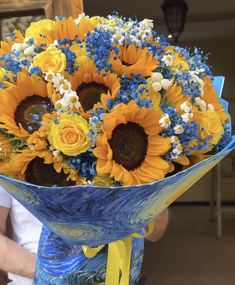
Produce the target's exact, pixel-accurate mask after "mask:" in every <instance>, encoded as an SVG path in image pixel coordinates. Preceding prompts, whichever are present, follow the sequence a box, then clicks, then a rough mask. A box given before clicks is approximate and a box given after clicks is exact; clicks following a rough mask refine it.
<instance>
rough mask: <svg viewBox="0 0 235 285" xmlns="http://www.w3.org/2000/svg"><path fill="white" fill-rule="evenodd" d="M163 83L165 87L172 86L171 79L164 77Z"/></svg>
mask: <svg viewBox="0 0 235 285" xmlns="http://www.w3.org/2000/svg"><path fill="white" fill-rule="evenodd" d="M161 85H162V88H163V89H165V90H167V89H169V88H170V87H171V81H170V80H169V79H162V80H161Z"/></svg>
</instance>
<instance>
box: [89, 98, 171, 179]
mask: <svg viewBox="0 0 235 285" xmlns="http://www.w3.org/2000/svg"><path fill="white" fill-rule="evenodd" d="M162 115H163V113H162V111H161V110H160V109H157V110H156V109H154V108H151V109H148V108H145V107H142V108H138V106H137V105H136V103H135V102H134V101H131V102H130V103H129V104H128V105H125V104H120V105H118V106H117V107H115V108H114V109H113V110H112V112H111V113H109V114H105V115H104V133H103V134H102V135H100V136H99V137H97V141H96V145H97V146H96V148H95V149H94V151H93V153H94V155H95V156H96V157H97V165H96V170H97V173H98V175H101V176H102V175H109V176H110V177H113V178H114V179H115V180H116V181H120V182H122V183H123V185H136V184H142V183H148V182H152V181H155V180H158V179H161V178H164V177H165V175H166V173H167V172H168V170H169V164H168V163H167V162H166V161H165V160H164V159H163V158H162V157H161V156H163V155H164V154H166V152H167V151H168V150H169V149H170V147H171V143H170V139H169V138H163V137H161V136H160V135H159V134H160V131H161V126H160V125H159V120H160V118H161V117H162Z"/></svg>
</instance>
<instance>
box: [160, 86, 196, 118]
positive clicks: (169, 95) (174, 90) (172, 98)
mask: <svg viewBox="0 0 235 285" xmlns="http://www.w3.org/2000/svg"><path fill="white" fill-rule="evenodd" d="M162 101H163V102H166V103H168V104H169V105H170V106H172V107H174V108H176V110H177V112H178V113H180V114H182V113H183V111H182V109H181V107H180V106H181V105H182V104H183V103H185V102H191V98H190V96H188V95H184V94H183V93H182V88H181V87H180V86H179V85H177V84H173V85H172V86H171V87H170V88H169V89H168V90H165V91H164V92H163V95H162Z"/></svg>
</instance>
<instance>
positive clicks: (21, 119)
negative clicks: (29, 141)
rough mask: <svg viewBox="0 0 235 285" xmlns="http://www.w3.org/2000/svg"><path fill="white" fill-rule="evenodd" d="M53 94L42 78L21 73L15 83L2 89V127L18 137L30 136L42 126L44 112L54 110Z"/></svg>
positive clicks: (0, 109)
mask: <svg viewBox="0 0 235 285" xmlns="http://www.w3.org/2000/svg"><path fill="white" fill-rule="evenodd" d="M50 90H51V89H49V91H50ZM51 95H53V94H50V93H48V90H47V84H46V83H45V82H44V81H43V80H42V79H41V78H39V77H38V76H36V75H32V76H31V77H30V76H28V75H26V74H24V73H19V74H18V77H17V82H16V84H15V85H14V84H9V86H8V87H7V88H5V89H0V127H1V128H3V129H5V130H6V131H7V132H8V133H10V134H13V135H15V136H17V137H20V138H27V137H29V134H31V133H33V132H34V131H36V130H38V129H39V128H40V126H41V121H42V116H43V114H45V113H49V112H51V111H52V109H53V104H52V102H51V100H50V99H49V98H48V96H51Z"/></svg>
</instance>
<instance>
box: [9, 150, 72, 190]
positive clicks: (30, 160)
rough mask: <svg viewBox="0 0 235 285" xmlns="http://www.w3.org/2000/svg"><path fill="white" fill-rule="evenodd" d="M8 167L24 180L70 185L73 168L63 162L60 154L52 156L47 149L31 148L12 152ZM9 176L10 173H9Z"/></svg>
mask: <svg viewBox="0 0 235 285" xmlns="http://www.w3.org/2000/svg"><path fill="white" fill-rule="evenodd" d="M9 168H10V169H14V172H15V173H18V174H19V175H22V177H24V180H25V181H27V182H29V183H32V184H37V185H42V186H53V185H58V186H71V185H74V184H75V183H74V182H73V181H72V180H70V177H71V176H72V174H73V173H72V172H73V170H72V169H71V168H69V166H68V165H65V164H64V163H63V158H62V157H61V156H53V154H52V153H51V152H50V151H48V150H40V151H34V150H31V149H25V150H22V151H21V152H19V153H14V154H12V156H11V159H10V161H9ZM9 174H10V176H11V173H9Z"/></svg>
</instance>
